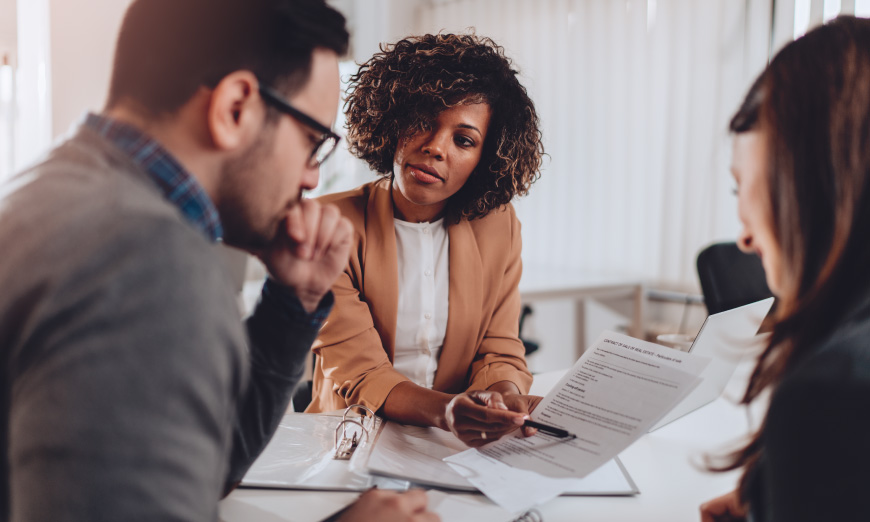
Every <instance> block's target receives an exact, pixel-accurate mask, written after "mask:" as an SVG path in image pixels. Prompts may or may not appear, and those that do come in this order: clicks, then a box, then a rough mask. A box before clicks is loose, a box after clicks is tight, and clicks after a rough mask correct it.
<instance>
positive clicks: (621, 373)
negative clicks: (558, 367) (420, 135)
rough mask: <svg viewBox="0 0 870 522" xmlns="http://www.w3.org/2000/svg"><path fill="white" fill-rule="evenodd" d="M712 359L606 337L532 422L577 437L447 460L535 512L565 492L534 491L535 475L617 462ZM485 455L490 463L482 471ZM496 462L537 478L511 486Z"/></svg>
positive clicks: (505, 443)
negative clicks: (543, 504)
mask: <svg viewBox="0 0 870 522" xmlns="http://www.w3.org/2000/svg"><path fill="white" fill-rule="evenodd" d="M709 362H710V359H709V358H707V357H699V356H695V355H692V354H689V353H685V352H680V351H677V350H673V349H670V348H665V347H662V346H659V345H656V344H652V343H648V342H645V341H641V340H639V339H634V338H631V337H628V336H625V335H621V334H617V333H614V332H605V333H604V334H602V335H601V336H600V337H599V338H598V340H597V341H596V342H595V343H594V344H593V345H592V346H591V347H590V348H589V349H587V350H586V352H585V353H584V354H583V356H582V357H581V358H580V360H578V361H577V363H576V364H575V365H574V367H573V368H572V369H571V370H570V371H569V372H568V373H566V374H565V376H564V377H563V378H562V379H561V380H560V381H559V383H558V384H557V385H556V386H554V387H553V389H552V390H551V391H550V393H548V394H547V395H546V397H544V399H543V400H542V401H541V403H540V404H538V406H537V407H536V408H535V410H534V411H533V412H532V414H531V418H532V420H534V421H537V422H540V423H543V424H548V425H550V426H555V427H557V428H562V429H564V430H567V431H569V432H570V433H572V434H575V435H576V438H573V439H560V438H558V437H555V436H551V435H547V434H544V433H541V432H539V433H538V434H536V435H534V436H532V437H528V438H523V437H522V436H521V435H520V434H519V433H517V434H515V435H514V436H510V437H506V438H504V439H502V440H499V441H496V442H493V443H492V444H488V445H486V446H483V447H482V448H479V449H477V450H468V451H465V452H463V453H459V454H457V455H453V456H451V457H448V458H446V459H445V460H446V461H447V463H448V464H450V465H451V467H453V468H454V469H455V470H456V471H457V472H459V473H461V474H463V475H464V476H465V478H466V479H467V480H468V481H469V482H471V483H472V484H474V486H475V487H477V488H478V489H480V490H481V491H482V492H483V493H485V494H486V495H487V496H488V497H490V498H491V499H492V500H493V501H495V502H496V503H499V499H501V500H502V502H504V499H506V498H510V499H511V506H510V508H509V509H511V510H515V509H517V508H519V509H524V508H525V507H531V506H532V505H535V504H537V503H540V502H543V501H545V500H547V499H548V498H552V497H555V496H556V495H558V494H560V493H562V491H558V489H559V488H560V487H562V486H559V484H561V482H559V481H554V482H552V488H549V489H548V490H546V491H540V490H539V488H538V489H536V490H535V491H532V490H531V489H530V488H529V487H528V484H529V483H530V481H531V480H533V477H534V476H536V475H543V476H545V477H552V478H557V479H564V478H575V479H576V478H581V477H585V476H586V475H588V474H589V473H591V472H592V471H594V470H595V469H596V468H598V467H600V466H602V465H603V464H605V463H606V462H608V461H609V460H611V459H613V458H614V457H615V456H616V455H617V454H618V453H619V452H621V451H622V450H624V449H625V448H627V447H628V446H629V445H631V443H633V442H634V441H635V440H637V439H639V438H640V437H641V436H642V435H644V434H645V433H646V432H647V430H648V429H649V428H650V427H651V426H652V425H653V424H655V423H656V422H657V421H658V420H659V419H661V418H662V417H663V416H664V415H665V414H667V412H668V411H669V410H670V409H671V408H672V407H673V406H674V405H676V404H677V403H678V402H679V401H680V400H681V399H682V398H683V397H685V396H686V395H687V394H688V393H689V392H690V391H691V390H692V389H693V388H695V387H696V386H697V385H698V384H699V383H700V381H701V380H700V378H699V377H698V376H699V375H700V374H701V372H702V371H703V370H704V368H705V367H706V366H707V364H708V363H709ZM481 457H485V458H486V459H490V460H491V462H490V464H492V465H491V466H482V462H481ZM495 463H501V464H506V465H508V466H511V467H514V468H517V469H518V470H527V471H531V472H533V474H531V475H529V480H512V481H510V483H509V484H508V483H506V482H505V481H503V480H501V479H500V478H499V476H498V475H499V474H500V473H502V472H503V471H504V470H503V468H502V471H497V470H498V469H499V468H500V467H499V466H497V465H496V464H495ZM470 470H473V473H472V472H470ZM487 470H490V471H487ZM469 473H470V475H469ZM505 488H509V489H508V490H505ZM563 491H564V490H563ZM521 499H525V500H526V502H522V501H521ZM503 507H504V506H503Z"/></svg>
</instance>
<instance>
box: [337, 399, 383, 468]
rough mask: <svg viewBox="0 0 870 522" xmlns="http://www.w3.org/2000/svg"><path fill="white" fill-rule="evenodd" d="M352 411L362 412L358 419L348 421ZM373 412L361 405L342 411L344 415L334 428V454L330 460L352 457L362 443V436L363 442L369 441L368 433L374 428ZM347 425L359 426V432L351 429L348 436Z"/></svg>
mask: <svg viewBox="0 0 870 522" xmlns="http://www.w3.org/2000/svg"><path fill="white" fill-rule="evenodd" d="M354 409H360V410H363V413H362V414H360V418H359V419H348V418H347V416H348V415H349V414H353V410H354ZM374 419H375V412H373V411H372V410H370V409H368V408H367V407H365V406H363V405H362V404H351V405H350V406H348V407H347V408H346V409H345V410H344V415H342V417H341V422H339V423H338V426H336V427H335V454H334V455H333V457H332V458H334V459H336V460H349V459H350V457H351V456H352V455H353V452H354V450H356V448H357V447H358V446H359V445H360V444H361V443H362V442H363V441H362V440H361V439H362V436H363V435H365V442H368V440H369V432H370V431H371V429H372V427H373V426H374ZM348 425H354V426H359V428H360V429H359V430H355V429H351V430H350V434H348Z"/></svg>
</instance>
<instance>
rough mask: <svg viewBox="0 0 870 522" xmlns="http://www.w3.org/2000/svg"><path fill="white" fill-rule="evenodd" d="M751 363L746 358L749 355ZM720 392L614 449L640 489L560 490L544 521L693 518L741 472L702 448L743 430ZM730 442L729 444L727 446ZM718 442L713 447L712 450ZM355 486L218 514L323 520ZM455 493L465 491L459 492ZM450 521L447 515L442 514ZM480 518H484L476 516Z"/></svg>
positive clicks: (551, 377) (741, 418)
mask: <svg viewBox="0 0 870 522" xmlns="http://www.w3.org/2000/svg"><path fill="white" fill-rule="evenodd" d="M747 364H748V363H747ZM748 370H749V367H748V366H747V365H745V364H744V365H742V366H740V367H738V369H737V372H735V376H734V378H733V379H732V381H731V383H729V385H728V387H727V388H726V389H725V393H724V397H731V398H733V397H737V396H739V395H740V394H741V393H742V391H743V387H744V386H745V382H746V381H745V376H746V375H747V374H748ZM563 373H564V370H560V371H556V372H549V373H545V374H541V375H537V376H535V383H534V384H533V385H532V393H533V394H536V395H544V394H545V393H546V392H547V390H549V389H550V388H551V387H552V386H553V385H555V384H556V382H557V381H558V380H559V378H560V377H561V376H562V374H563ZM724 397H720V398H719V399H717V400H716V401H714V402H712V403H710V404H708V405H706V406H704V407H703V408H701V409H699V410H696V411H695V412H692V413H690V414H689V415H686V416H685V417H683V418H681V419H677V420H676V421H674V422H673V423H671V424H669V425H667V426H664V427H663V428H661V429H659V430H657V431H654V432H652V433H650V434H647V435H645V436H644V437H643V438H641V439H640V440H639V441H637V442H636V443H634V444H633V445H632V446H630V447H629V448H628V449H626V450H625V451H624V452H622V453H621V454H620V455H619V458H620V459H621V460H622V463H623V464H624V465H625V468H626V469H627V470H628V472H629V474H630V475H631V476H632V478H633V479H634V482H635V484H637V487H638V489H640V494H639V495H637V496H634V497H559V498H556V499H554V500H552V501H550V502H547V503H545V504H543V505H541V506H539V507H538V508H537V510H538V511H539V512H540V513H541V515H542V516H543V519H544V521H545V522H569V521H570V522H575V521H583V522H597V521H607V522H629V521H631V522H636V521H650V522H664V521H667V522H682V521H687V522H688V521H692V522H694V521H698V520H700V516H699V513H698V506H699V505H700V504H701V503H702V502H705V501H707V500H709V499H711V498H713V497H716V496H718V495H721V494H723V493H726V492H728V491H730V490H731V489H733V488H734V487H735V485H736V483H737V478H738V473H737V472H729V473H710V472H706V471H703V470H702V469H701V468H700V467H699V466H698V465H696V463H698V464H700V463H701V458H702V457H703V455H704V454H705V452H711V451H712V452H715V453H714V454H723V453H724V449H725V448H726V445H727V444H729V443H733V442H734V441H736V440H737V439H738V438H739V437H741V436H743V435H745V434H747V433H748V429H749V428H748V423H747V416H746V414H745V410H744V409H743V408H738V407H737V406H735V405H734V404H733V402H732V401H731V400H729V399H726V398H724ZM728 447H729V448H730V447H733V445H732V446H728ZM717 450H718V452H717ZM357 495H358V494H357V493H342V492H338V493H336V492H320V491H291V490H255V489H239V490H236V491H235V492H233V493H232V494H231V495H230V496H229V497H227V499H225V500H224V501H222V502H221V515H220V520H221V521H222V522H302V521H314V520H321V519H323V518H325V517H326V516H328V515H329V514H331V513H332V512H334V511H335V510H336V508H335V507H334V506H336V505H344V504H347V503H348V502H349V501H350V499H353V498H355V497H356V496H357ZM457 495H465V494H460V493H457ZM444 522H450V521H444ZM480 522H484V521H480Z"/></svg>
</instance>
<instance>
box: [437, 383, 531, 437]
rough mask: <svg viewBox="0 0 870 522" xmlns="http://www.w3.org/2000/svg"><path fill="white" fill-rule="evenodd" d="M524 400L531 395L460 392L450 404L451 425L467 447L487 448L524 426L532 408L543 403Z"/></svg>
mask: <svg viewBox="0 0 870 522" xmlns="http://www.w3.org/2000/svg"><path fill="white" fill-rule="evenodd" d="M523 397H530V396H523V395H519V394H513V393H509V394H502V393H499V392H497V391H489V390H488V391H481V390H477V391H470V392H466V393H460V394H459V395H457V396H455V397H454V398H453V400H451V401H450V403H449V404H448V405H447V410H446V419H447V426H448V428H449V429H450V431H451V432H452V433H453V434H454V435H456V437H457V438H458V439H459V440H461V441H462V442H464V443H465V444H466V445H468V446H471V447H478V446H483V445H484V444H487V443H489V442H492V441H494V440H498V439H499V438H501V437H503V436H504V435H507V434H508V433H510V432H512V431H514V430H515V429H517V428H518V427H520V426H522V424H523V422H524V421H525V419H526V418H527V417H528V413H529V411H530V407H533V406H534V404H537V401H539V400H540V398H538V397H536V398H530V399H529V400H526V399H523ZM533 399H537V400H533Z"/></svg>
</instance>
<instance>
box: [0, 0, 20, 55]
mask: <svg viewBox="0 0 870 522" xmlns="http://www.w3.org/2000/svg"><path fill="white" fill-rule="evenodd" d="M15 18H16V17H15V0H0V60H2V57H3V55H4V54H10V55H12V54H14V52H15V47H16V46H15V40H16V38H17V37H16V31H15V28H16V26H17V23H16V19H15ZM10 59H11V56H10Z"/></svg>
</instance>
